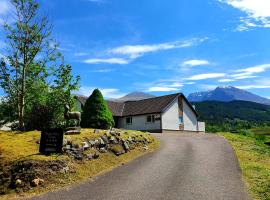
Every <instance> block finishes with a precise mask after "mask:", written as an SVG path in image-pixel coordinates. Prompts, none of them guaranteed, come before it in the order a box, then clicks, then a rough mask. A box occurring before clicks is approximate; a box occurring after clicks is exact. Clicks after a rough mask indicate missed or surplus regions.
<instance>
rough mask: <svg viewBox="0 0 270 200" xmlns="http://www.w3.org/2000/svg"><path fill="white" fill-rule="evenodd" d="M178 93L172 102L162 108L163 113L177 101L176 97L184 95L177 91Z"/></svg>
mask: <svg viewBox="0 0 270 200" xmlns="http://www.w3.org/2000/svg"><path fill="white" fill-rule="evenodd" d="M176 94H177V96H175V97H174V99H173V100H172V101H171V102H170V103H168V104H167V105H166V106H165V108H163V109H162V111H161V113H163V112H164V111H165V110H166V109H167V108H168V107H169V106H170V105H171V104H172V103H173V102H174V101H175V99H176V98H178V97H179V96H181V95H182V93H176Z"/></svg>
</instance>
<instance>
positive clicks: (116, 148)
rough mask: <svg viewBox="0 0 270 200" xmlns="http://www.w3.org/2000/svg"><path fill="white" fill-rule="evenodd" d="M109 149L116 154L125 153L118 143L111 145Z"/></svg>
mask: <svg viewBox="0 0 270 200" xmlns="http://www.w3.org/2000/svg"><path fill="white" fill-rule="evenodd" d="M109 150H110V151H111V152H113V153H114V154H115V155H117V156H119V155H121V154H124V153H125V150H124V148H123V146H122V145H120V144H114V145H111V146H110V148H109Z"/></svg>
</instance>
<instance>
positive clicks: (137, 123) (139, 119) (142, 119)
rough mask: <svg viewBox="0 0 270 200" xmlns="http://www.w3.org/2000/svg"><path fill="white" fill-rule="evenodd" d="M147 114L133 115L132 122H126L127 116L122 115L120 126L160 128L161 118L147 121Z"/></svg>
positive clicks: (133, 128)
mask: <svg viewBox="0 0 270 200" xmlns="http://www.w3.org/2000/svg"><path fill="white" fill-rule="evenodd" d="M146 117H147V115H138V116H132V124H126V117H121V118H120V119H119V121H118V126H119V128H123V129H129V130H146V131H147V130H160V120H156V121H155V122H154V123H148V122H146Z"/></svg>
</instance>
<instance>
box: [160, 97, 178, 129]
mask: <svg viewBox="0 0 270 200" xmlns="http://www.w3.org/2000/svg"><path fill="white" fill-rule="evenodd" d="M162 129H164V130H179V111H178V100H177V98H176V99H175V101H173V102H172V103H171V104H170V105H169V106H168V108H167V109H166V110H165V111H164V112H163V113H162Z"/></svg>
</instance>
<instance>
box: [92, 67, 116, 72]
mask: <svg viewBox="0 0 270 200" xmlns="http://www.w3.org/2000/svg"><path fill="white" fill-rule="evenodd" d="M113 71H115V69H112V68H107V69H97V70H92V71H91V72H94V73H108V72H113Z"/></svg>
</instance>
